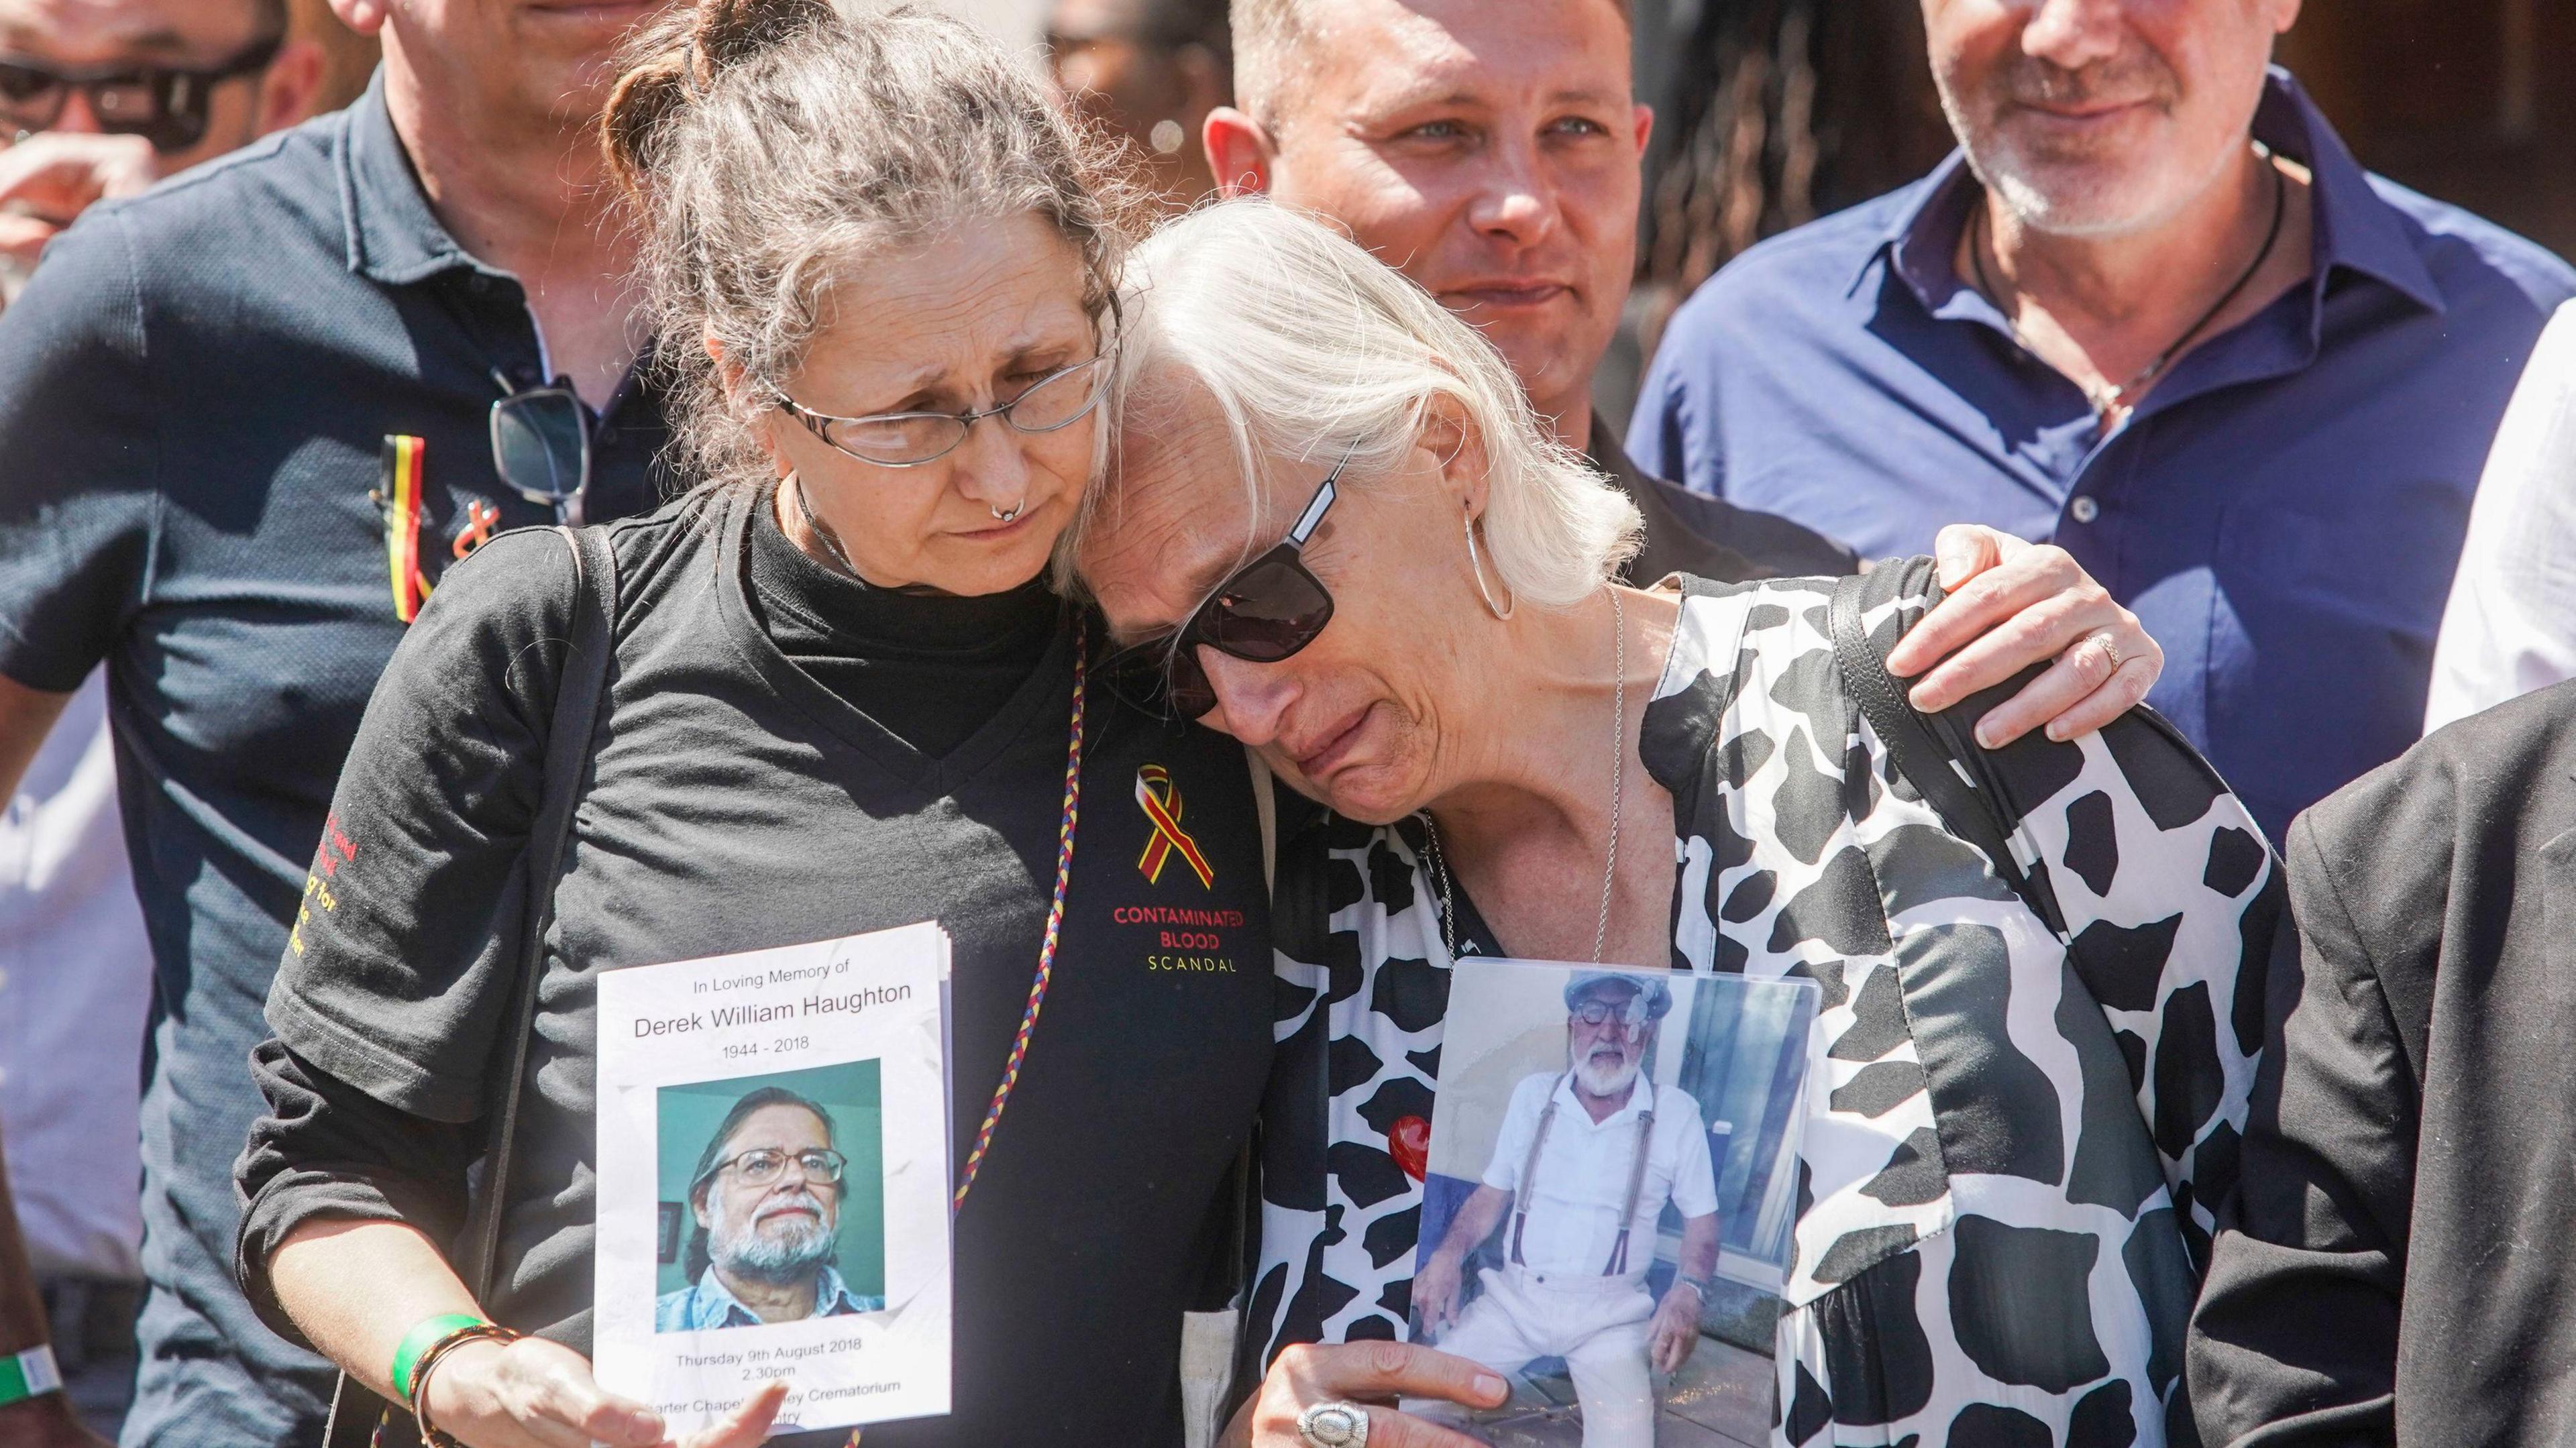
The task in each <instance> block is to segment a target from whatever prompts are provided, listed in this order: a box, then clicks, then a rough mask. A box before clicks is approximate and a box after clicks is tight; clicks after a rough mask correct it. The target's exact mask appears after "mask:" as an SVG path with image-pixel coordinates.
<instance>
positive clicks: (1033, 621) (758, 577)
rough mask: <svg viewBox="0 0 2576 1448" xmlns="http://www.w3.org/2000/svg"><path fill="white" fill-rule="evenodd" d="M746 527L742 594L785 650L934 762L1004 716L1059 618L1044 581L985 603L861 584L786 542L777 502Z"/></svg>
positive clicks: (766, 502)
mask: <svg viewBox="0 0 2576 1448" xmlns="http://www.w3.org/2000/svg"><path fill="white" fill-rule="evenodd" d="M750 532H751V541H750V549H749V551H750V554H751V558H750V583H751V587H750V588H749V589H748V590H747V591H748V593H749V594H750V596H751V606H752V610H753V612H755V613H757V614H758V615H759V616H760V624H761V627H762V628H763V629H765V630H767V631H768V634H769V637H770V639H771V641H772V642H774V643H776V644H777V645H778V651H779V652H780V653H783V654H785V655H786V656H787V657H788V658H789V659H790V660H791V661H793V662H794V663H795V665H796V667H798V668H800V669H802V670H804V671H805V673H806V674H807V675H808V676H810V677H811V678H812V679H813V680H814V681H815V682H816V683H818V684H821V685H822V686H823V687H825V688H827V689H829V690H831V691H832V692H833V693H835V694H838V695H840V696H841V698H842V699H843V700H845V701H846V702H847V703H848V704H849V705H850V707H851V708H853V709H856V710H858V711H859V712H860V713H862V714H865V715H867V716H868V717H869V718H870V719H873V720H875V721H876V722H877V723H878V724H879V725H882V726H883V727H884V728H885V729H886V730H887V731H888V732H890V733H892V734H894V735H895V736H896V737H897V738H900V739H901V740H903V742H904V743H906V744H909V745H911V746H912V747H913V748H915V749H918V750H920V751H921V752H922V753H923V754H926V755H929V756H930V757H932V758H934V759H936V758H939V757H941V756H943V755H945V754H948V753H949V752H950V751H952V750H954V749H955V748H956V747H957V746H958V745H960V744H963V743H964V742H966V739H967V736H969V735H971V734H973V733H974V732H975V731H976V730H977V729H978V728H980V727H981V726H982V725H983V724H984V723H985V721H987V720H989V719H991V718H992V717H993V716H994V715H995V714H997V713H999V712H1001V709H1002V706H1003V705H1004V704H1006V703H1008V702H1009V701H1010V698H1011V695H1012V693H1013V691H1015V690H1017V689H1018V688H1019V687H1020V684H1021V682H1022V681H1023V680H1025V679H1027V678H1028V676H1029V671H1030V670H1031V669H1034V668H1036V667H1037V666H1038V661H1039V660H1040V659H1041V658H1043V657H1044V656H1045V654H1046V649H1047V644H1048V642H1049V640H1051V639H1052V638H1053V637H1054V635H1055V627H1056V621H1057V619H1058V618H1060V617H1061V616H1062V611H1063V607H1064V605H1063V604H1062V602H1060V601H1059V600H1058V599H1057V598H1056V596H1055V594H1053V593H1052V592H1050V591H1049V590H1048V589H1047V586H1046V583H1045V581H1044V580H1043V579H1037V580H1032V581H1030V582H1028V583H1026V584H1023V585H1021V586H1020V587H1018V588H1015V589H1012V590H1011V591H1010V592H1008V593H994V594H986V595H984V596H982V597H978V598H961V597H958V596H956V595H953V594H944V593H929V592H914V591H909V590H905V589H898V588H876V587H873V586H871V585H869V584H866V583H863V582H861V581H859V580H858V579H856V578H853V577H851V576H850V575H848V574H846V573H843V572H842V571H841V570H840V569H839V568H837V567H834V566H832V565H830V564H826V563H823V562H821V561H819V560H817V559H814V558H810V557H808V556H806V554H805V552H804V551H803V550H802V549H799V548H798V547H797V546H796V545H795V544H794V543H793V542H791V541H789V539H788V537H787V534H786V533H785V532H784V531H782V530H781V529H780V528H779V526H778V514H777V511H776V509H775V507H774V505H773V503H772V501H771V499H770V498H764V499H763V500H762V501H761V503H760V504H759V505H758V506H756V507H754V508H753V509H752V518H751V527H750Z"/></svg>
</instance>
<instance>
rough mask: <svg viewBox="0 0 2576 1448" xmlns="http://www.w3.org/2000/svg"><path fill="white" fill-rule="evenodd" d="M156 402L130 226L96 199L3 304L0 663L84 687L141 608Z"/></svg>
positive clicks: (5, 668) (152, 536) (35, 684)
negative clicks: (18, 291) (7, 303)
mask: <svg viewBox="0 0 2576 1448" xmlns="http://www.w3.org/2000/svg"><path fill="white" fill-rule="evenodd" d="M165 402H166V399H162V398H158V397H156V396H155V395H154V392H153V380H152V377H151V375H150V371H149V369H148V367H147V365H146V351H145V347H144V305H143V299H142V296H141V293H140V290H139V288H138V284H137V282H136V279H135V270H134V267H133V266H132V264H131V259H130V257H129V255H128V248H127V238H126V234H125V229H124V225H123V223H122V221H121V220H120V219H119V218H118V216H117V215H116V214H115V208H114V207H113V206H112V205H110V206H104V207H99V208H96V209H95V211H94V214H92V215H91V216H89V217H86V218H84V219H83V220H82V221H81V222H80V224H79V225H77V226H75V227H73V228H72V229H71V230H70V231H69V232H67V233H65V234H64V235H63V236H61V237H59V238H57V239H56V240H55V241H54V243H53V245H52V246H51V247H50V248H49V249H48V250H47V251H46V253H45V261H44V265H43V266H42V267H40V268H39V269H38V270H37V273H36V277H35V280H34V281H32V282H31V283H29V284H28V287H27V290H26V291H25V292H24V293H23V294H22V295H21V296H20V297H19V298H18V301H17V302H16V304H15V305H13V306H11V307H10V308H9V309H8V311H7V312H6V313H0V479H5V481H0V674H5V675H7V676H8V677H9V678H10V679H13V680H15V681H16V682H18V683H21V684H24V685H26V686H27V687H29V688H32V689H47V690H52V691H55V692H57V693H60V692H67V691H69V690H72V689H75V688H78V687H79V686H80V682H81V680H82V679H83V678H85V677H86V676H87V675H88V674H89V671H90V669H91V668H92V667H93V666H94V665H96V664H97V663H98V662H99V660H101V659H102V658H105V657H106V656H107V653H108V650H109V648H110V646H111V645H112V644H113V643H114V641H115V639H116V636H117V634H118V632H119V631H120V630H122V629H123V628H124V627H125V625H126V624H127V622H128V621H129V620H131V619H132V618H133V616H134V613H135V611H136V610H137V609H138V608H140V607H141V606H142V602H143V598H144V590H145V587H146V582H147V580H148V578H149V577H150V571H151V564H152V560H153V555H154V550H155V546H156V543H157V539H158V527H159V517H160V514H159V493H158V470H159V467H160V454H159V442H158V436H157V434H156V432H155V430H154V418H155V417H156V416H157V415H158V409H159V407H160V406H162V405H163V404H164V403H165Z"/></svg>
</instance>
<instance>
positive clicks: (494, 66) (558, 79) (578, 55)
mask: <svg viewBox="0 0 2576 1448" xmlns="http://www.w3.org/2000/svg"><path fill="white" fill-rule="evenodd" d="M333 3H334V4H335V5H345V4H348V3H351V0H333ZM672 3H676V0H597V3H586V0H392V9H393V15H394V19H393V22H392V25H391V26H390V27H389V28H388V30H387V32H386V34H387V35H388V37H389V38H390V40H391V43H392V44H395V45H398V46H400V47H401V48H402V49H403V51H404V54H405V57H406V59H407V60H408V61H409V62H410V64H411V66H412V68H413V69H414V70H416V71H418V72H419V73H421V74H422V75H423V76H424V77H435V78H436V79H435V81H434V82H433V83H434V84H435V85H436V86H437V91H438V95H439V97H440V98H441V102H442V103H447V104H456V103H472V104H478V105H487V106H492V107H497V108H502V109H505V110H506V111H507V112H508V113H509V114H511V115H513V116H516V117H521V118H524V119H527V120H529V121H532V122H543V123H550V124H552V125H554V126H556V127H562V128H577V127H587V126H589V125H590V124H591V123H593V122H594V121H596V120H597V119H598V118H599V113H600V111H601V110H602V109H603V108H604V107H605V106H606V105H607V103H608V92H609V89H610V88H611V87H612V86H614V85H615V84H616V82H617V63H616V62H617V47H618V43H619V42H620V41H622V40H624V39H625V38H626V34H627V32H629V31H631V30H633V29H634V28H635V27H636V26H637V25H640V24H642V23H644V22H645V21H647V20H650V19H651V18H652V17H653V16H655V15H656V14H658V13H660V12H661V11H662V10H663V9H664V8H665V7H666V6H668V5H670V4H672ZM468 97H472V98H476V99H474V100H473V101H471V102H467V100H466V98H468Z"/></svg>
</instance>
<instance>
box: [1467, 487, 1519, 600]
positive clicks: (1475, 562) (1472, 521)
mask: <svg viewBox="0 0 2576 1448" xmlns="http://www.w3.org/2000/svg"><path fill="white" fill-rule="evenodd" d="M1467 571H1468V572H1469V573H1472V574H1474V575H1476V592H1477V593H1479V594H1481V595H1483V597H1484V600H1485V609H1486V611H1487V612H1489V613H1491V614H1492V615H1493V616H1494V617H1496V618H1498V619H1509V618H1510V617H1511V616H1512V615H1513V614H1515V613H1518V612H1519V611H1520V606H1521V600H1520V595H1519V594H1513V595H1512V601H1511V605H1510V607H1508V608H1506V607H1503V606H1501V605H1499V604H1496V603H1495V602H1494V595H1493V593H1492V592H1491V591H1490V590H1488V589H1487V588H1486V587H1485V560H1484V559H1483V558H1481V557H1479V556H1477V553H1476V515H1475V514H1473V513H1470V514H1468V515H1467ZM1494 580H1495V581H1496V582H1497V583H1499V582H1501V581H1502V574H1501V572H1500V571H1499V570H1497V571H1496V573H1495V575H1494Z"/></svg>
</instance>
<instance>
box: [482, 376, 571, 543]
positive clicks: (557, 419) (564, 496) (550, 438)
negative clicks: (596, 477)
mask: <svg viewBox="0 0 2576 1448" xmlns="http://www.w3.org/2000/svg"><path fill="white" fill-rule="evenodd" d="M492 380H493V381H495V382H498V383H500V384H501V389H502V390H503V391H504V392H508V391H509V388H510V380H509V379H508V378H506V377H504V376H502V375H501V374H500V373H499V372H497V371H496V372H494V373H493V374H492ZM492 467H493V470H494V471H496V472H498V473H499V474H500V475H501V481H502V482H504V483H507V484H509V485H510V487H511V489H512V490H513V491H515V492H516V493H517V494H518V495H519V496H520V497H522V498H525V499H527V500H528V501H529V502H531V503H542V504H545V505H547V506H549V507H551V508H553V509H554V510H555V517H556V519H557V520H558V521H562V522H575V523H577V522H579V521H581V520H580V519H579V518H578V517H577V516H575V514H576V512H577V506H576V505H577V504H578V503H579V502H580V500H581V494H582V489H584V488H586V487H588V486H590V404H589V403H586V402H584V401H582V400H581V394H580V393H578V392H575V391H573V390H572V381H571V379H570V378H557V379H556V380H555V384H554V385H553V386H552V387H531V388H529V389H527V390H526V391H524V392H511V393H510V395H509V396H507V397H504V398H502V399H501V400H500V401H498V402H495V403H493V404H492Z"/></svg>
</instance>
